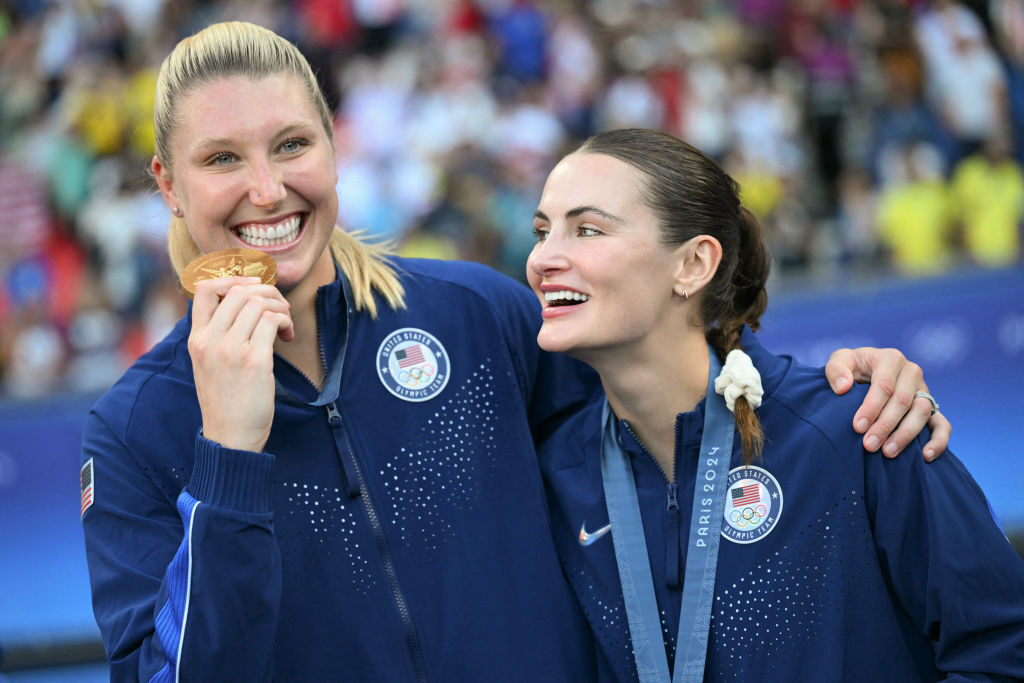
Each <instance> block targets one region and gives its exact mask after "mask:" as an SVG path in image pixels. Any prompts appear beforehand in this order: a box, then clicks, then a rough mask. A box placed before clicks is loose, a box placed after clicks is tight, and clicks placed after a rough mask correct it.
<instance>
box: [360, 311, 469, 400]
mask: <svg viewBox="0 0 1024 683" xmlns="http://www.w3.org/2000/svg"><path fill="white" fill-rule="evenodd" d="M450 369H451V365H450V361H449V359H448V352H447V351H445V348H444V346H443V345H442V344H441V342H439V341H438V340H437V337H435V336H434V335H432V334H430V333H429V332H425V331H423V330H420V329H416V328H415V327H403V328H402V329H400V330H395V331H394V332H392V333H391V334H389V335H388V336H387V337H385V338H384V341H382V342H381V344H380V348H379V349H377V376H378V377H380V381H381V383H383V384H384V388H385V389H387V390H388V391H390V392H391V393H392V394H394V395H395V396H397V397H398V398H400V399H402V400H403V401H413V402H419V401H429V400H430V399H432V398H434V397H435V396H437V395H438V394H440V393H441V392H442V391H444V388H445V386H446V385H447V384H448V378H449V377H450V376H451V373H450Z"/></svg>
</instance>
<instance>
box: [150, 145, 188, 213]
mask: <svg viewBox="0 0 1024 683" xmlns="http://www.w3.org/2000/svg"><path fill="white" fill-rule="evenodd" d="M149 167H150V168H151V169H152V170H153V177H154V178H156V185H157V187H159V188H160V194H162V195H163V196H164V201H165V202H167V206H168V208H170V209H171V210H172V211H173V210H174V209H175V207H180V206H181V202H180V201H179V199H178V195H177V194H176V193H175V192H174V183H173V181H172V180H171V170H170V169H169V168H167V167H166V166H164V164H163V162H161V161H160V159H158V158H157V157H156V156H154V157H153V161H152V162H150V165H149Z"/></svg>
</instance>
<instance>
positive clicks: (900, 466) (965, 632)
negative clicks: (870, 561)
mask: <svg viewBox="0 0 1024 683" xmlns="http://www.w3.org/2000/svg"><path fill="white" fill-rule="evenodd" d="M925 438H926V437H925V436H924V435H922V436H919V437H918V439H917V441H916V447H915V448H911V449H908V451H907V452H906V453H903V454H901V455H900V457H899V458H896V459H895V460H890V459H888V458H882V457H878V456H872V455H868V456H867V460H866V466H867V487H866V493H867V500H866V502H867V504H868V510H869V513H870V514H871V515H872V517H873V523H874V536H875V543H876V546H877V549H878V553H879V559H880V561H881V563H882V569H883V571H884V572H885V574H886V576H887V577H888V579H889V580H890V581H891V587H892V589H893V591H894V592H895V594H896V595H897V596H898V598H899V600H900V602H901V604H902V606H903V607H904V609H905V610H906V612H907V613H908V614H909V615H910V617H911V619H912V620H913V622H914V624H915V626H916V627H917V628H918V630H920V632H921V633H923V634H925V635H927V636H928V637H929V638H930V639H931V640H932V641H933V643H934V654H935V657H934V663H935V666H936V668H938V669H939V670H940V671H942V672H944V673H945V674H946V676H947V679H946V680H949V681H968V680H971V681H974V680H1008V679H1012V680H1019V678H1020V677H1021V676H1024V561H1022V560H1021V558H1020V557H1019V556H1018V555H1017V553H1016V552H1015V551H1014V549H1013V547H1012V546H1011V545H1010V543H1009V541H1008V540H1007V539H1006V537H1005V536H1004V535H1003V532H1002V530H1001V529H1000V528H999V525H998V524H997V523H996V521H995V519H994V518H993V516H992V513H991V510H990V508H989V505H988V502H987V500H986V498H985V495H984V493H983V492H982V491H981V488H980V487H979V486H978V484H977V483H976V482H975V481H974V479H973V478H972V477H971V475H970V473H969V472H968V471H967V469H966V468H965V467H964V465H963V463H961V462H960V461H959V460H958V459H957V458H956V457H955V456H953V455H952V454H951V453H948V452H947V453H945V454H944V455H943V456H942V457H940V458H939V459H937V460H936V461H935V462H933V463H931V464H928V463H925V462H924V460H923V458H922V457H921V453H920V450H921V448H922V446H923V443H924V439H925Z"/></svg>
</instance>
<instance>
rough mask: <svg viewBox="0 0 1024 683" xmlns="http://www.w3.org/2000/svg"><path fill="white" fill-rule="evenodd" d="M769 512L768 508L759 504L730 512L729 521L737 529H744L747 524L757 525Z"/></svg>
mask: <svg viewBox="0 0 1024 683" xmlns="http://www.w3.org/2000/svg"><path fill="white" fill-rule="evenodd" d="M767 514H768V508H766V507H765V506H764V505H758V506H756V507H745V508H743V509H742V510H733V511H732V512H731V513H730V514H729V521H730V522H732V523H733V525H734V526H735V527H736V528H737V529H743V528H745V527H747V526H751V527H755V526H757V525H758V524H760V523H761V520H763V519H764V518H765V515H767Z"/></svg>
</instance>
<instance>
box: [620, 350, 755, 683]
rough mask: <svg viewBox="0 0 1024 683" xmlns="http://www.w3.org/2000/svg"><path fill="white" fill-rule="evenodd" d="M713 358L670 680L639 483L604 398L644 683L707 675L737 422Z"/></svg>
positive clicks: (633, 634) (623, 575)
mask: <svg viewBox="0 0 1024 683" xmlns="http://www.w3.org/2000/svg"><path fill="white" fill-rule="evenodd" d="M708 357H709V361H710V363H709V364H710V367H709V369H708V390H707V401H706V406H705V411H704V433H703V436H702V437H701V443H700V457H699V460H698V463H697V479H696V482H695V484H694V496H693V508H692V511H691V513H690V533H689V540H688V541H687V551H686V568H685V573H684V575H683V576H684V578H683V599H682V606H681V608H680V614H679V633H678V636H677V641H676V661H675V667H674V668H675V671H674V675H673V676H671V677H670V676H669V671H668V656H667V655H666V654H665V647H664V643H663V641H662V638H661V619H660V618H659V616H658V601H657V598H656V596H655V593H654V579H653V577H652V576H651V565H650V561H649V559H648V557H649V556H648V553H647V542H646V540H645V538H644V527H643V520H642V518H641V515H640V501H639V499H638V496H637V492H636V482H635V481H634V479H633V470H632V469H631V467H630V464H629V458H628V456H627V455H626V453H625V452H624V451H623V450H622V447H621V446H620V445H619V441H618V438H617V433H616V424H615V417H614V415H613V414H612V411H611V408H610V407H609V405H608V401H607V399H605V402H604V410H603V413H602V424H603V426H604V430H603V435H602V439H601V473H602V478H603V480H604V495H605V504H606V505H607V507H608V521H609V522H610V523H611V534H612V544H613V546H614V548H615V562H616V564H618V567H619V578H620V580H621V582H622V597H623V600H624V602H625V606H626V618H627V620H628V622H629V634H630V638H631V639H632V641H633V657H634V659H635V661H636V669H637V675H638V676H639V679H640V681H641V682H642V683H668V681H672V682H673V683H683V682H687V683H690V682H693V683H699V682H700V681H702V680H703V679H704V667H705V662H706V659H707V649H708V633H709V630H710V625H711V609H712V606H713V600H714V595H715V575H716V572H717V569H718V548H719V545H720V543H721V540H722V535H721V530H722V519H723V516H724V511H725V494H726V491H727V489H728V488H729V487H728V484H727V480H728V476H729V464H730V461H731V459H732V444H733V434H734V432H735V429H736V422H735V419H734V418H733V414H732V412H730V411H729V408H728V407H727V406H726V405H725V399H724V398H723V397H721V396H719V395H718V394H717V393H716V392H715V378H716V377H718V374H719V373H720V372H721V370H722V365H721V363H720V362H719V360H718V356H717V355H716V354H715V352H714V350H713V349H712V348H711V347H710V346H709V347H708ZM705 494H706V495H705ZM709 497H710V498H711V500H712V502H711V505H710V506H707V505H701V500H702V499H706V498H709Z"/></svg>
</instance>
